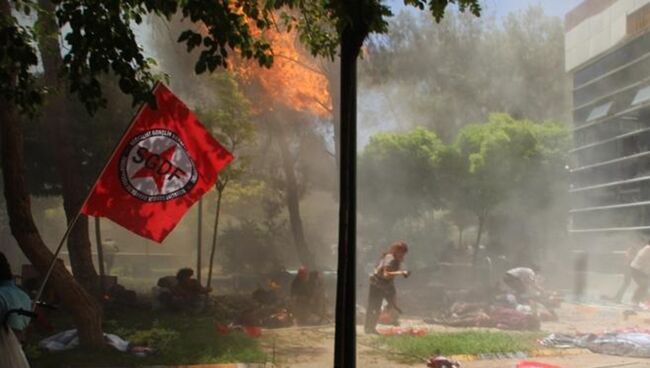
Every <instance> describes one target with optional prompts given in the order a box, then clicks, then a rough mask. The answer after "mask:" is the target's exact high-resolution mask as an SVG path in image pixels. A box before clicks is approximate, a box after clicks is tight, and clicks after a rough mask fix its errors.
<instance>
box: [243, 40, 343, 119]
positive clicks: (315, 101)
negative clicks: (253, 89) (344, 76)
mask: <svg viewBox="0 0 650 368" xmlns="http://www.w3.org/2000/svg"><path fill="white" fill-rule="evenodd" d="M264 36H265V38H266V39H267V40H268V41H270V43H271V45H272V48H273V55H274V58H273V66H272V67H271V68H270V69H267V68H264V67H260V66H259V65H258V64H257V63H256V62H255V61H252V60H246V61H240V62H236V63H235V65H234V67H233V70H234V72H235V73H236V74H237V75H238V77H239V78H240V79H241V80H242V81H243V82H244V83H245V84H248V85H251V86H253V85H254V86H258V87H259V88H260V90H261V91H260V92H261V93H260V96H259V97H258V98H255V105H256V106H257V108H258V109H259V110H266V111H270V110H273V109H274V107H279V106H282V107H285V108H289V109H292V110H295V111H303V112H306V113H309V114H313V115H315V116H318V117H328V116H331V114H332V100H331V96H330V93H329V81H328V79H327V76H326V75H325V73H324V72H323V71H322V70H321V67H320V66H319V64H318V61H317V60H316V59H314V58H313V57H311V56H309V55H307V53H306V52H305V51H304V50H303V49H301V46H300V43H299V40H298V35H297V33H296V31H295V30H293V31H290V32H285V31H281V30H273V31H266V32H265V34H264ZM260 112H262V111H260Z"/></svg>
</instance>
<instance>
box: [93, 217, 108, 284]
mask: <svg viewBox="0 0 650 368" xmlns="http://www.w3.org/2000/svg"><path fill="white" fill-rule="evenodd" d="M95 242H96V243H97V263H98V264H99V286H100V288H101V291H102V295H104V293H105V292H106V288H105V284H104V275H106V273H105V271H104V247H103V245H102V230H101V227H100V219H99V217H95Z"/></svg>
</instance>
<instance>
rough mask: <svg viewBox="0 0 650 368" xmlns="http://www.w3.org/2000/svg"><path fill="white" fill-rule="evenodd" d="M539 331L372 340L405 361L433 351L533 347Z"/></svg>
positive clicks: (507, 350) (503, 350)
mask: <svg viewBox="0 0 650 368" xmlns="http://www.w3.org/2000/svg"><path fill="white" fill-rule="evenodd" d="M540 337H541V336H540V334H539V333H532V332H501V331H479V330H477V331H463V332H450V333H443V332H437V333H432V334H428V335H425V336H382V337H380V338H378V339H377V340H376V341H375V344H377V346H378V347H381V348H382V349H383V350H387V352H386V354H388V355H390V358H393V359H396V360H399V361H402V362H406V363H416V362H421V361H422V359H423V358H428V357H430V356H432V355H435V354H438V353H439V354H442V355H447V356H449V355H458V354H470V355H474V354H488V353H514V352H520V351H524V352H528V351H531V350H534V349H535V348H536V340H537V339H538V338H540Z"/></svg>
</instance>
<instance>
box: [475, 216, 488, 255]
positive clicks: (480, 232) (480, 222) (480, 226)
mask: <svg viewBox="0 0 650 368" xmlns="http://www.w3.org/2000/svg"><path fill="white" fill-rule="evenodd" d="M485 218H486V215H485V214H482V215H479V216H478V230H477V231H476V243H474V254H473V255H472V258H473V263H476V261H477V258H478V246H479V245H480V244H481V235H483V228H484V226H485Z"/></svg>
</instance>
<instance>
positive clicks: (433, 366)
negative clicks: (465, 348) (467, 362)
mask: <svg viewBox="0 0 650 368" xmlns="http://www.w3.org/2000/svg"><path fill="white" fill-rule="evenodd" d="M427 367H428V368H460V363H458V362H457V361H455V360H450V359H449V358H446V357H444V356H441V355H439V356H436V357H431V358H429V360H427Z"/></svg>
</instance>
